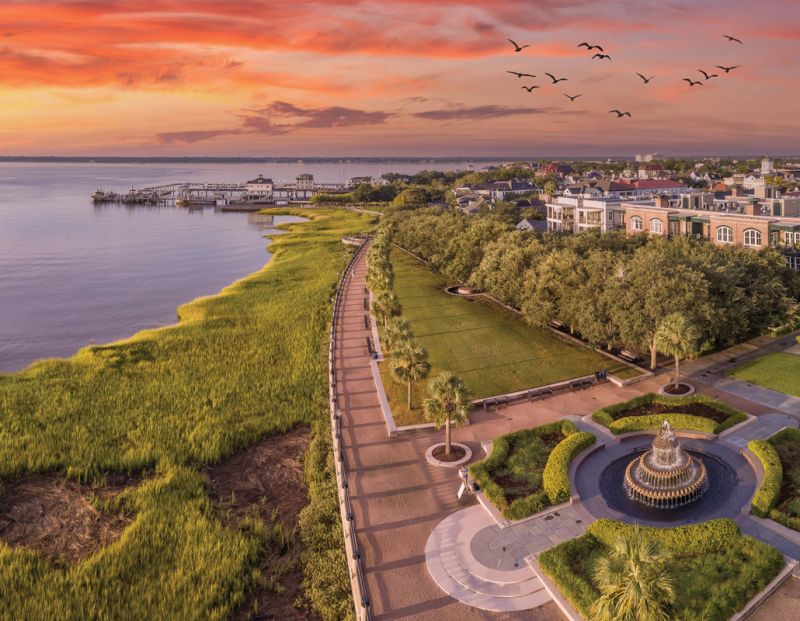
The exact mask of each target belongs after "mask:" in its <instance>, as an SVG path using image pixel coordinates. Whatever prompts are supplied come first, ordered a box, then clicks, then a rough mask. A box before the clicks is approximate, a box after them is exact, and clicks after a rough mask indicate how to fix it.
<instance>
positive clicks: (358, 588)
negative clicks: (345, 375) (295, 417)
mask: <svg viewBox="0 0 800 621" xmlns="http://www.w3.org/2000/svg"><path fill="white" fill-rule="evenodd" d="M368 242H369V239H368V238H365V239H364V243H363V244H362V245H361V246H360V247H359V249H358V250H357V251H356V252H355V254H354V255H353V256H352V257H351V258H350V261H349V262H348V263H347V266H346V267H345V268H344V272H342V276H341V278H340V280H339V285H338V286H337V287H336V295H335V297H334V301H333V319H332V321H331V332H330V344H329V346H328V373H329V384H328V393H329V405H330V414H331V434H332V436H333V456H334V464H335V467H336V484H337V489H338V496H339V510H340V512H341V517H342V530H343V531H344V546H345V553H346V555H347V565H348V569H349V574H350V583H351V586H352V589H353V604H354V605H355V613H356V619H357V621H370V620H371V619H372V612H371V609H370V598H369V590H368V588H367V580H366V577H365V576H364V562H363V559H362V557H361V548H360V547H359V545H358V536H357V525H356V516H355V513H354V512H353V505H352V503H351V501H350V482H349V480H348V475H347V460H346V459H345V454H344V450H343V449H344V447H343V446H342V426H343V417H342V411H341V409H340V408H339V403H338V396H337V391H336V384H337V379H338V378H337V374H336V324H337V323H338V321H339V315H340V311H341V306H342V300H343V294H342V287H343V285H344V284H345V283H346V282H347V281H348V279H349V278H351V277H352V274H353V270H354V268H355V265H356V263H357V262H358V260H359V259H360V258H361V255H362V254H363V253H364V252H365V250H366V249H367V247H368V246H369V243H368Z"/></svg>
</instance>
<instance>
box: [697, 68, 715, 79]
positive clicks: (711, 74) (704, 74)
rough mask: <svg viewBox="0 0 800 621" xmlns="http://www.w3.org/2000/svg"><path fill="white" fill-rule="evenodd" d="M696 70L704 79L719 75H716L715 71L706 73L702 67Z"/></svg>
mask: <svg viewBox="0 0 800 621" xmlns="http://www.w3.org/2000/svg"><path fill="white" fill-rule="evenodd" d="M698 71H699V72H700V73H702V74H703V77H704V78H705V79H706V80H710V79H711V78H718V77H719V75H717V74H716V73H706V72H705V71H703V70H702V69H698Z"/></svg>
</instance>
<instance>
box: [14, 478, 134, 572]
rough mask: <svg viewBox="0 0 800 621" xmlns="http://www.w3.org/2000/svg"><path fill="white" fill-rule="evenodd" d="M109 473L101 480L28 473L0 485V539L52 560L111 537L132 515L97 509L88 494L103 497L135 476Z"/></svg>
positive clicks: (80, 555) (73, 556) (83, 553)
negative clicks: (82, 480)
mask: <svg viewBox="0 0 800 621" xmlns="http://www.w3.org/2000/svg"><path fill="white" fill-rule="evenodd" d="M140 480H141V477H140V476H127V475H109V477H108V479H107V482H106V485H91V486H90V485H80V484H79V483H76V482H74V481H68V480H66V479H65V478H64V477H63V475H60V474H55V473H53V474H27V475H24V476H22V477H20V478H19V479H17V480H16V481H11V482H8V483H4V484H3V486H2V489H0V539H2V540H3V541H5V542H6V543H7V544H8V545H10V546H11V547H23V548H30V549H32V550H35V551H36V552H38V553H39V554H41V555H42V556H44V557H45V558H47V559H49V560H51V561H53V562H54V563H57V564H62V565H67V564H72V563H76V562H77V561H79V560H81V559H84V558H87V557H89V556H91V555H92V554H94V553H95V552H97V551H98V550H100V549H102V548H104V547H106V546H108V545H110V544H112V543H114V542H115V541H116V540H117V539H119V537H120V535H122V531H123V530H124V529H125V527H126V526H128V524H130V522H131V521H132V519H133V518H132V517H131V516H126V515H123V514H121V513H108V512H105V511H99V510H98V509H96V508H95V507H94V506H93V505H92V503H91V502H90V501H89V498H90V496H91V495H94V496H96V497H98V498H100V499H106V498H108V497H110V496H114V495H116V494H118V493H119V492H121V491H122V490H123V489H125V488H126V487H129V486H131V485H136V484H138V483H139V482H140Z"/></svg>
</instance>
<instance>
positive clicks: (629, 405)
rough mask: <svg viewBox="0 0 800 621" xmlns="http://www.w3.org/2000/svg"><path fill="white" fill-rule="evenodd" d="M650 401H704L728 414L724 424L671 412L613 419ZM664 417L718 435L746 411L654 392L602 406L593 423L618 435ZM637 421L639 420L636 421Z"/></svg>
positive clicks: (678, 425) (700, 397) (701, 398)
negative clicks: (664, 395)
mask: <svg viewBox="0 0 800 621" xmlns="http://www.w3.org/2000/svg"><path fill="white" fill-rule="evenodd" d="M651 403H657V404H660V405H674V406H679V407H680V406H684V405H690V404H692V403H702V404H704V405H707V406H709V407H712V408H714V409H715V410H718V411H719V412H722V413H723V414H727V415H728V418H726V419H725V420H724V421H722V422H721V423H716V422H714V421H713V420H711V419H710V418H705V417H704V416H694V415H691V414H679V413H668V414H652V415H648V416H626V417H623V418H619V419H616V420H615V419H614V416H616V415H619V414H622V413H623V412H627V411H628V410H632V409H634V408H637V407H640V406H643V405H650V404H651ZM640 419H642V420H640ZM656 419H657V420H656ZM664 419H666V420H668V421H669V422H670V424H671V425H672V426H673V427H675V428H676V429H692V430H694V431H702V432H704V433H716V434H719V433H722V432H723V431H725V430H726V429H730V428H731V427H733V426H734V425H737V424H739V423H741V422H743V421H745V420H747V414H745V413H744V412H742V411H740V410H737V409H736V408H732V407H730V406H729V405H726V404H724V403H720V402H719V401H716V400H714V399H712V398H710V397H707V396H705V395H689V396H688V397H663V396H661V395H658V394H656V393H653V392H649V393H647V394H645V395H641V396H639V397H635V398H633V399H631V400H630V401H623V402H622V403H614V404H613V405H608V406H606V407H604V408H600V409H599V410H597V411H596V412H595V413H594V414H592V420H593V421H594V422H596V423H599V424H601V425H603V426H605V427H608V428H609V429H610V430H611V432H612V433H615V434H620V433H627V432H629V431H642V430H645V429H654V428H656V427H658V426H659V425H661V422H662V421H663V420H664ZM637 420H638V421H639V422H636V421H637ZM626 421H627V422H626ZM673 421H674V422H673Z"/></svg>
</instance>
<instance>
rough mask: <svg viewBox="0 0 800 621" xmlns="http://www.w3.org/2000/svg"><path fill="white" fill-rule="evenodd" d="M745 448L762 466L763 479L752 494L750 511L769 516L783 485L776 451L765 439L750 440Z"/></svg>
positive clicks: (761, 515) (781, 469)
mask: <svg viewBox="0 0 800 621" xmlns="http://www.w3.org/2000/svg"><path fill="white" fill-rule="evenodd" d="M747 448H748V449H750V450H751V451H752V452H753V454H754V455H755V456H756V457H758V460H759V461H760V462H761V465H762V466H763V468H764V480H763V481H762V482H761V487H759V488H758V490H756V493H755V495H754V496H753V503H752V505H751V507H750V511H751V513H753V514H754V515H757V516H758V517H769V514H770V511H772V509H773V508H774V507H775V505H776V504H777V503H778V497H779V496H780V493H781V485H783V466H782V465H781V458H780V456H779V455H778V451H776V450H775V447H774V446H772V444H770V443H769V442H768V441H767V440H750V442H748V443H747Z"/></svg>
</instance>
